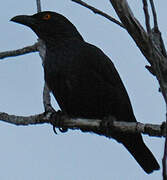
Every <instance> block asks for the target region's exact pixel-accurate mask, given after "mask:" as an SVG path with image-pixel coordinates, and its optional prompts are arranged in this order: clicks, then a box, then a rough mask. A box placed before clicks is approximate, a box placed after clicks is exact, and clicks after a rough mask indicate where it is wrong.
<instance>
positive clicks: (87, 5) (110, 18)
mask: <svg viewBox="0 0 167 180" xmlns="http://www.w3.org/2000/svg"><path fill="white" fill-rule="evenodd" d="M72 1H73V2H76V3H78V4H80V5H82V6H84V7H86V8H88V9H90V10H92V11H93V12H94V13H95V14H99V15H101V16H103V17H105V18H107V19H109V20H110V21H112V22H114V23H115V24H117V25H119V26H121V27H122V28H125V27H124V25H123V24H122V23H120V22H119V21H118V20H116V19H115V18H113V17H111V16H109V15H108V14H106V13H105V12H103V11H101V10H99V9H97V8H95V7H93V6H90V5H89V4H87V3H85V2H83V1H81V0H72Z"/></svg>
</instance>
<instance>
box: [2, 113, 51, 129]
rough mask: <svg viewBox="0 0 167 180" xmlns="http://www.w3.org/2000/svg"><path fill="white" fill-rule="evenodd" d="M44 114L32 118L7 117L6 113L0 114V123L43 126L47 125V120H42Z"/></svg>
mask: <svg viewBox="0 0 167 180" xmlns="http://www.w3.org/2000/svg"><path fill="white" fill-rule="evenodd" d="M44 117H45V116H44V113H42V114H37V115H34V116H28V117H25V116H15V115H9V114H7V113H2V112H1V113H0V119H1V121H4V122H8V123H10V124H14V125H23V126H27V125H34V124H43V123H48V120H47V119H46V118H44Z"/></svg>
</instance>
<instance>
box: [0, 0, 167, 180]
mask: <svg viewBox="0 0 167 180" xmlns="http://www.w3.org/2000/svg"><path fill="white" fill-rule="evenodd" d="M85 2H88V3H90V4H92V5H94V6H96V7H97V8H100V9H101V10H103V11H105V12H107V13H109V14H110V15H112V16H113V17H115V18H117V16H116V14H115V12H114V10H113V8H112V7H111V5H110V3H109V0H108V1H107V0H106V1H100V0H94V1H93V2H92V1H91V0H87V1H85ZM128 2H129V3H130V5H131V7H132V9H133V10H134V14H135V16H136V17H137V18H138V19H139V20H140V22H141V23H142V24H144V16H143V10H142V3H141V2H142V1H139V0H135V1H134V0H129V1H128ZM166 7H167V2H166V1H158V2H157V3H156V8H157V11H158V20H159V25H160V29H161V32H162V35H163V37H164V41H165V44H166V42H167V41H166V36H167V33H166V31H167V21H166V18H165V16H164V15H165V14H166ZM42 9H43V10H50V11H56V12H58V13H61V14H63V15H64V16H66V17H67V18H68V19H69V20H70V21H71V22H72V23H73V24H74V25H75V26H76V27H77V29H78V30H79V32H80V33H81V34H82V36H83V37H84V39H85V40H86V41H87V42H89V43H92V44H94V45H96V46H98V47H100V48H101V49H102V50H103V51H104V52H105V53H106V54H107V55H108V56H109V57H110V58H111V59H112V61H113V62H114V64H115V66H116V68H117V70H118V72H119V74H120V76H121V78H122V80H123V82H124V85H125V86H126V89H127V91H128V94H129V96H130V99H131V103H132V106H133V109H134V113H135V116H136V119H137V121H139V122H143V123H153V124H160V123H161V122H162V121H165V104H164V100H163V98H162V96H161V94H160V93H159V92H158V87H159V86H158V84H157V81H156V79H155V78H154V77H153V76H152V75H151V74H150V73H149V72H148V71H147V70H146V69H145V65H146V64H147V61H146V60H145V58H144V56H143V55H142V54H141V53H140V51H139V50H138V48H137V47H136V44H135V43H134V42H133V40H132V39H131V37H130V36H129V35H128V34H127V32H126V31H125V30H123V29H121V28H120V27H119V26H117V25H115V24H113V23H112V22H110V21H108V20H107V19H105V18H103V17H101V16H98V15H95V14H93V13H92V12H91V11H90V10H88V9H86V8H84V7H81V6H79V5H78V4H75V3H74V2H71V1H70V0H54V1H50V0H42ZM34 13H36V3H35V0H29V1H22V0H17V1H11V0H5V1H3V2H1V6H0V20H1V30H0V32H1V34H0V39H1V43H0V51H5V50H12V49H17V48H21V47H24V46H26V45H31V44H33V43H34V42H36V39H37V37H36V35H35V34H34V33H33V32H32V31H31V30H30V29H29V28H27V27H25V26H22V25H19V24H16V23H12V22H10V21H9V20H10V19H11V18H12V17H13V16H16V15H19V14H34ZM0 72H1V73H0V83H1V88H0V111H1V112H7V113H10V114H15V115H25V116H29V115H33V114H38V113H40V112H43V104H42V88H43V84H44V80H43V68H42V65H41V60H40V58H39V55H38V53H32V54H28V55H24V56H19V57H12V58H7V59H4V60H2V61H0ZM52 102H53V104H54V107H55V108H56V109H58V106H57V104H56V102H55V99H54V98H53V99H52ZM143 137H144V140H145V143H146V144H147V146H148V147H149V148H150V150H151V151H152V152H153V154H154V155H155V157H156V159H157V160H158V162H159V164H160V165H161V161H162V156H163V148H164V139H163V138H153V137H148V136H143ZM0 142H1V148H0V169H1V172H0V179H2V180H67V179H69V180H102V179H103V180H134V179H137V180H157V179H162V176H161V174H162V166H161V170H160V171H157V172H154V173H152V174H151V175H147V174H146V173H145V172H144V171H143V170H142V169H141V168H140V166H139V165H138V164H137V163H136V161H135V160H134V159H133V157H132V156H131V155H130V153H129V152H128V151H127V150H126V149H125V148H124V147H123V146H122V145H121V144H119V143H117V142H116V141H115V140H113V139H107V138H105V137H101V136H98V135H95V134H89V133H82V132H80V131H71V130H69V131H68V132H67V133H65V134H62V133H58V135H55V134H54V133H53V131H52V127H51V126H50V125H36V126H28V127H22V126H19V127H16V126H14V125H11V124H7V123H4V122H1V125H0Z"/></svg>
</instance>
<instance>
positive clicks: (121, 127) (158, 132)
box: [0, 112, 165, 137]
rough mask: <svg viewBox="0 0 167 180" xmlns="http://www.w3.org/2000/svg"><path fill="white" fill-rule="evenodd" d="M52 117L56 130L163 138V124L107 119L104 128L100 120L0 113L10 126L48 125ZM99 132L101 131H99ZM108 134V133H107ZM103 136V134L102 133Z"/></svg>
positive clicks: (49, 114) (51, 115)
mask: <svg viewBox="0 0 167 180" xmlns="http://www.w3.org/2000/svg"><path fill="white" fill-rule="evenodd" d="M52 117H54V125H55V126H56V127H58V128H60V127H62V128H64V127H66V128H70V129H73V130H75V129H82V128H84V131H85V130H86V132H92V131H93V130H94V129H95V130H97V129H98V128H103V130H104V132H105V131H107V132H109V131H111V132H112V131H113V129H114V131H119V132H123V133H143V134H147V135H149V136H156V137H162V136H163V137H164V136H165V124H163V125H153V124H142V123H137V122H120V121H115V119H114V118H112V117H109V119H110V121H111V124H110V125H108V124H107V126H106V127H105V126H103V127H102V126H101V123H102V120H100V119H82V118H69V117H67V116H64V115H62V116H60V115H58V116H57V114H56V113H53V112H52V113H46V112H45V113H41V114H37V115H33V116H28V117H25V116H15V115H9V114H7V113H0V119H1V120H2V121H4V122H8V123H10V124H14V125H23V126H27V125H37V124H43V123H49V124H51V122H53V120H52V121H51V118H52ZM57 117H58V119H61V126H60V124H59V125H56V119H57ZM100 130H101V129H100ZM108 134H110V133H108ZM104 135H105V133H104ZM105 136H107V137H110V136H109V135H105Z"/></svg>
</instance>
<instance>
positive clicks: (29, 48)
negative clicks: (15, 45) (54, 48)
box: [0, 43, 38, 59]
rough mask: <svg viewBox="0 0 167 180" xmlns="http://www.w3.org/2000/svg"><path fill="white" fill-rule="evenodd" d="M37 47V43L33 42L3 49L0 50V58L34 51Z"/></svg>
mask: <svg viewBox="0 0 167 180" xmlns="http://www.w3.org/2000/svg"><path fill="white" fill-rule="evenodd" d="M37 47H38V43H35V44H34V45H32V46H27V47H24V48H21V49H17V50H13V51H5V52H0V59H3V58H7V57H13V56H19V55H23V54H27V53H31V52H36V51H37Z"/></svg>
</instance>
